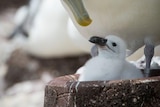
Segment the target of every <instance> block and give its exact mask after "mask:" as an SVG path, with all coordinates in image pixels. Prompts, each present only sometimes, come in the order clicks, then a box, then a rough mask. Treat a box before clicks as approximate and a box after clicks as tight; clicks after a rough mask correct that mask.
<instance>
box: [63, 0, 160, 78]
mask: <svg viewBox="0 0 160 107" xmlns="http://www.w3.org/2000/svg"><path fill="white" fill-rule="evenodd" d="M61 1H62V4H64V7H65V8H66V10H67V11H68V12H69V13H70V16H71V18H72V21H73V22H74V24H75V25H76V27H77V29H78V30H79V31H80V32H81V33H82V34H83V36H85V37H86V38H90V37H91V36H93V35H99V36H101V37H105V35H117V36H119V37H121V38H122V39H123V40H124V41H125V42H126V44H127V49H129V50H130V54H131V53H133V52H135V51H136V50H137V49H139V48H141V47H142V46H143V45H145V49H144V54H145V56H146V76H148V74H149V70H150V62H151V59H152V57H153V55H154V46H157V45H158V44H160V21H159V19H160V6H159V5H160V0H118V1H115V0H101V1H99V0H61Z"/></svg>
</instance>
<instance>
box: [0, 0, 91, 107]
mask: <svg viewBox="0 0 160 107" xmlns="http://www.w3.org/2000/svg"><path fill="white" fill-rule="evenodd" d="M2 1H4V2H2V3H0V7H3V8H0V107H43V100H44V87H45V84H47V83H48V82H49V81H50V80H51V79H53V78H55V77H57V76H62V75H67V74H73V73H75V71H76V70H77V69H78V68H79V67H80V66H82V65H83V64H84V63H85V62H86V60H88V59H89V58H90V55H81V56H77V57H66V58H51V59H42V58H37V57H34V56H31V55H28V54H27V53H26V52H24V51H22V50H21V49H20V48H19V46H17V44H15V43H13V42H12V41H9V40H7V37H8V35H9V34H10V33H11V32H12V30H13V29H14V23H13V16H14V13H15V11H16V8H17V7H19V6H20V5H21V4H23V3H24V2H26V1H27V0H26V1H24V2H19V1H20V0H19V1H18V0H12V2H14V3H16V2H18V4H17V5H14V4H13V3H12V2H9V3H8V2H6V1H7V0H6V1H5V0H2ZM6 5H8V6H10V8H8V7H6ZM4 8H6V9H4Z"/></svg>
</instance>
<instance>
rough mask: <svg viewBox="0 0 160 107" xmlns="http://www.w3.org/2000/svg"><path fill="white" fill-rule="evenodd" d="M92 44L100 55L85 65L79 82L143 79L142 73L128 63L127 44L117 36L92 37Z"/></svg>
mask: <svg viewBox="0 0 160 107" xmlns="http://www.w3.org/2000/svg"><path fill="white" fill-rule="evenodd" d="M89 41H90V42H92V43H94V44H96V45H97V47H98V55H97V56H95V57H93V58H91V59H90V60H89V61H87V62H86V64H85V65H84V68H85V69H84V71H83V72H82V73H81V75H80V77H79V81H96V80H120V79H135V78H141V77H143V75H142V72H141V71H140V70H139V69H137V68H136V66H134V65H133V64H131V63H129V62H127V61H126V60H125V58H126V44H125V42H124V41H123V40H122V39H120V38H119V37H117V36H114V35H109V36H106V37H105V38H101V37H96V36H94V37H91V38H90V40H89Z"/></svg>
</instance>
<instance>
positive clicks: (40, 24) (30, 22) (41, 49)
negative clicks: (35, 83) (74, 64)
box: [12, 0, 91, 58]
mask: <svg viewBox="0 0 160 107" xmlns="http://www.w3.org/2000/svg"><path fill="white" fill-rule="evenodd" d="M29 4H30V5H29V7H26V6H25V7H22V8H21V9H20V10H19V11H18V12H17V14H16V16H15V18H16V19H15V22H16V23H17V28H16V29H15V31H14V32H13V34H12V36H14V35H15V36H16V35H18V34H22V35H26V36H28V38H25V39H24V41H23V43H24V42H25V46H24V48H25V50H26V51H27V52H28V53H30V54H32V55H35V56H38V57H42V58H51V57H66V56H76V55H81V54H85V53H89V50H90V47H91V43H89V42H88V40H87V39H86V38H84V37H83V36H81V34H80V33H79V32H78V30H77V29H76V28H75V26H74V25H73V23H72V21H70V19H69V16H68V14H67V12H66V11H65V9H64V7H63V6H62V4H61V2H60V1H59V0H30V3H29ZM16 40H17V39H16ZM16 42H17V41H16Z"/></svg>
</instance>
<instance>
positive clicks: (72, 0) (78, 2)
mask: <svg viewBox="0 0 160 107" xmlns="http://www.w3.org/2000/svg"><path fill="white" fill-rule="evenodd" d="M63 2H64V3H65V4H66V5H67V6H68V7H69V9H70V10H71V12H72V13H73V16H74V18H75V20H76V21H77V23H78V24H79V25H81V26H88V25H90V24H91V22H92V20H91V19H90V17H89V15H88V13H87V11H86V9H85V7H84V5H83V2H82V0H63Z"/></svg>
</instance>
